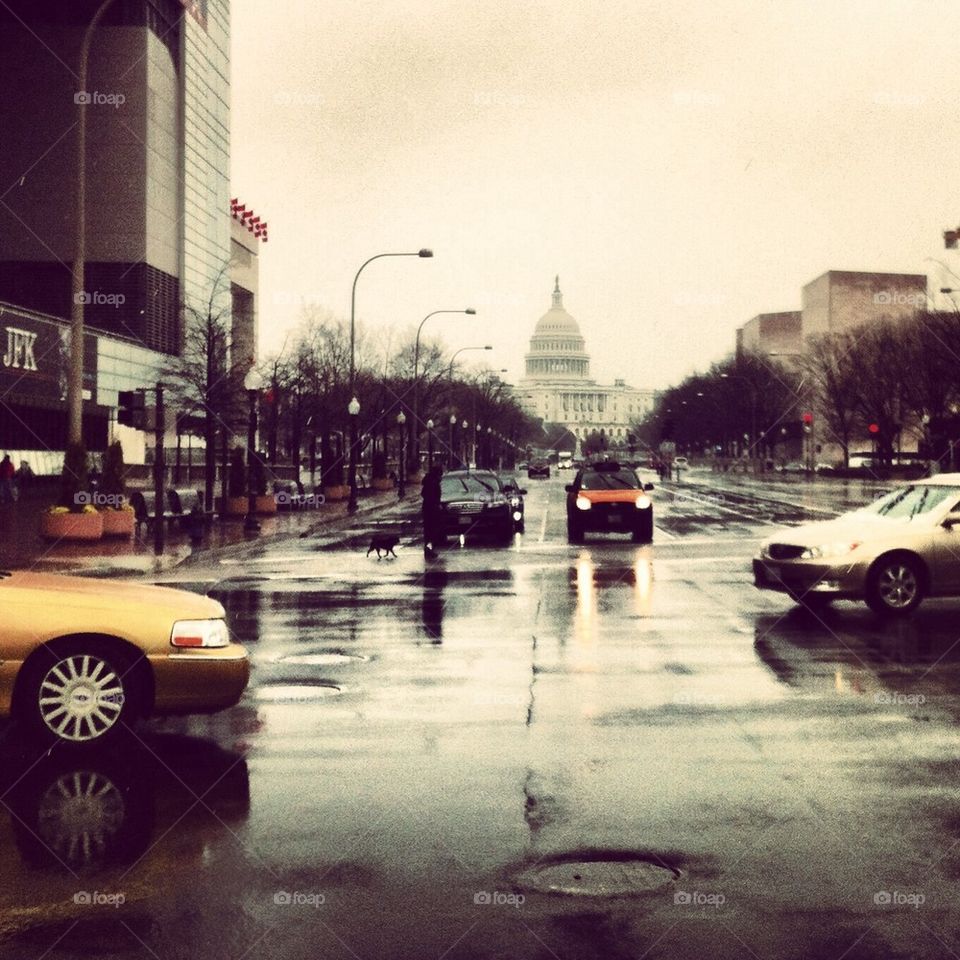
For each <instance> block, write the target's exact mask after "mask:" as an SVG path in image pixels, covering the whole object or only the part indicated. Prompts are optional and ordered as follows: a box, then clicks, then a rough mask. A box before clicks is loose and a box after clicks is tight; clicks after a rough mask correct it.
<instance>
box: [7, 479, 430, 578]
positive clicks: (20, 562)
mask: <svg viewBox="0 0 960 960" xmlns="http://www.w3.org/2000/svg"><path fill="white" fill-rule="evenodd" d="M49 502H50V501H49V497H48V496H38V495H36V494H34V495H31V494H29V493H28V494H26V495H25V496H23V497H21V499H20V500H19V501H18V502H17V503H15V504H5V505H3V506H0V570H22V569H31V570H37V571H43V572H46V573H83V574H87V575H91V576H139V575H146V574H155V573H162V572H164V571H166V570H170V569H172V568H173V567H175V566H178V565H179V564H181V563H184V562H185V561H187V560H192V561H196V562H208V561H210V560H212V559H214V558H216V557H219V556H221V555H223V554H227V555H230V554H233V553H242V551H243V550H244V549H247V548H252V547H255V546H256V545H257V544H262V543H264V542H265V541H275V540H282V539H285V538H293V537H299V536H300V535H301V534H302V533H306V532H308V531H309V532H310V533H311V534H313V533H321V532H323V531H324V530H325V529H326V528H328V527H329V528H330V529H331V530H334V529H337V528H338V527H342V526H345V525H347V524H348V523H349V520H350V515H349V514H348V513H347V503H346V501H338V502H335V503H325V504H323V505H322V506H320V507H317V508H314V509H307V510H291V511H284V512H282V513H278V514H277V515H276V516H273V517H260V518H258V519H259V522H260V532H259V533H258V534H247V533H245V532H244V530H243V518H242V517H241V518H239V519H236V520H227V521H218V520H215V521H213V523H211V524H210V526H209V527H208V528H207V532H206V534H205V536H204V539H203V543H202V545H201V546H199V547H194V546H192V545H191V543H190V538H189V537H188V536H187V533H186V530H184V529H181V527H180V526H179V525H178V524H170V525H168V527H167V535H166V542H165V546H164V551H163V554H162V555H161V556H155V555H154V546H153V533H152V531H148V530H147V529H146V528H145V527H141V528H140V531H139V533H138V534H137V535H135V536H134V538H133V539H132V540H101V541H98V542H96V543H89V544H83V543H66V542H60V543H48V542H47V541H45V540H43V539H41V537H40V534H39V530H40V514H41V513H42V512H43V511H44V510H45V509H46V508H47V506H48V505H49ZM418 502H419V486H410V487H408V488H407V496H406V499H405V500H404V501H403V505H404V506H405V507H407V508H408V509H409V507H410V506H411V505H414V504H415V503H418ZM399 506H400V502H399V501H398V499H397V493H396V491H395V490H387V491H383V492H377V493H369V494H364V493H361V499H360V504H359V510H358V511H357V514H356V515H357V516H364V515H366V514H370V513H373V512H376V511H380V512H382V513H384V514H385V515H391V514H392V513H393V512H394V510H391V507H393V508H397V509H399Z"/></svg>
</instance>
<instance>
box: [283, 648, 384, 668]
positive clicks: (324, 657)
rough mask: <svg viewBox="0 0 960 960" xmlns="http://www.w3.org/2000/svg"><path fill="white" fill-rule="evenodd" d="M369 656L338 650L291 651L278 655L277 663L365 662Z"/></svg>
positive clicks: (311, 665) (314, 665) (317, 664)
mask: <svg viewBox="0 0 960 960" xmlns="http://www.w3.org/2000/svg"><path fill="white" fill-rule="evenodd" d="M369 659H370V658H369V657H365V656H364V655H363V654H362V653H342V652H341V651H339V650H326V651H321V652H319V653H291V654H290V656H288V657H280V658H279V660H278V661H277V662H278V663H296V664H300V665H303V666H307V667H327V666H330V665H331V664H341V663H366V662H367V661H368V660H369Z"/></svg>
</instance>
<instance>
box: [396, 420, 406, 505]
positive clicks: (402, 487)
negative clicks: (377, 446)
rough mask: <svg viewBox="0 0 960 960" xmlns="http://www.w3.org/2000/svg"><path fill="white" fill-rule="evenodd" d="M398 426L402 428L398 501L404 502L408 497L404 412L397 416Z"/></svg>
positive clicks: (398, 472) (398, 466)
mask: <svg viewBox="0 0 960 960" xmlns="http://www.w3.org/2000/svg"><path fill="white" fill-rule="evenodd" d="M397 426H398V427H400V462H399V463H398V464H397V499H398V500H402V499H403V498H404V497H405V496H406V495H407V478H406V473H407V471H406V466H407V465H406V453H407V451H406V439H407V417H406V415H405V414H404V412H403V411H402V410H401V411H400V412H399V413H398V414H397Z"/></svg>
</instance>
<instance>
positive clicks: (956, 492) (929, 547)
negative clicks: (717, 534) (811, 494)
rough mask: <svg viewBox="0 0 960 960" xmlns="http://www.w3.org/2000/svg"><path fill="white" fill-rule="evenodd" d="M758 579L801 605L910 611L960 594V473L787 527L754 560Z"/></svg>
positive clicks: (766, 587) (920, 482)
mask: <svg viewBox="0 0 960 960" xmlns="http://www.w3.org/2000/svg"><path fill="white" fill-rule="evenodd" d="M753 575H754V582H755V584H756V586H757V587H758V588H760V589H761V590H776V591H779V592H781V593H785V594H787V595H788V596H789V597H791V599H793V600H794V601H796V602H797V603H801V604H804V605H806V606H809V607H816V606H823V605H826V604H827V603H829V602H830V601H831V600H836V599H848V600H865V601H866V602H867V603H868V604H869V605H870V607H871V608H872V609H873V610H875V611H877V612H878V613H882V614H893V615H896V614H905V613H909V612H910V611H911V610H914V609H916V607H917V606H918V605H919V604H920V602H921V601H922V600H923V599H924V597H927V596H931V597H938V596H960V473H951V474H947V473H944V474H940V475H939V476H936V477H930V478H929V479H927V480H918V481H917V482H915V483H910V484H906V485H904V486H902V487H899V488H897V489H896V490H894V491H892V492H891V493H888V494H886V495H885V496H883V497H881V498H880V499H879V500H877V501H876V502H875V503H872V504H870V505H869V506H867V507H863V508H862V509H860V510H854V511H852V512H851V513H847V514H844V515H842V516H840V517H837V518H836V519H834V520H824V521H819V522H816V523H808V524H803V525H801V526H798V527H792V528H789V529H787V530H781V531H780V532H778V533H776V534H775V535H774V536H772V537H771V538H770V539H768V540H766V541H765V542H764V543H763V544H762V545H761V547H760V552H759V554H758V555H757V556H756V557H755V558H754V560H753Z"/></svg>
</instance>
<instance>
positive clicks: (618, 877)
mask: <svg viewBox="0 0 960 960" xmlns="http://www.w3.org/2000/svg"><path fill="white" fill-rule="evenodd" d="M679 875H680V874H679V871H677V870H673V869H671V868H670V867H664V866H662V865H661V864H659V863H652V862H651V861H649V860H570V861H564V862H562V863H548V864H543V865H540V866H536V867H531V868H530V869H529V870H525V871H523V872H522V873H520V874H518V875H517V876H516V877H514V880H515V882H516V883H517V885H518V886H520V887H522V888H523V889H525V890H531V891H533V892H535V893H565V894H569V895H571V896H581V897H628V896H630V895H632V894H637V893H649V892H650V891H651V890H659V889H660V888H661V887H665V886H667V884H669V883H672V882H673V881H674V880H676V879H677V877H678V876H679Z"/></svg>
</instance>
